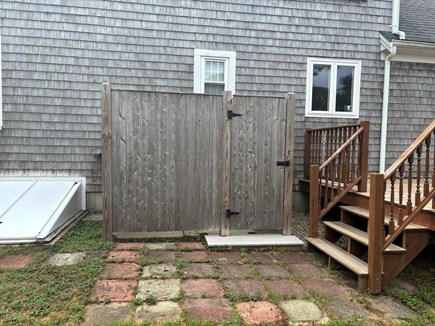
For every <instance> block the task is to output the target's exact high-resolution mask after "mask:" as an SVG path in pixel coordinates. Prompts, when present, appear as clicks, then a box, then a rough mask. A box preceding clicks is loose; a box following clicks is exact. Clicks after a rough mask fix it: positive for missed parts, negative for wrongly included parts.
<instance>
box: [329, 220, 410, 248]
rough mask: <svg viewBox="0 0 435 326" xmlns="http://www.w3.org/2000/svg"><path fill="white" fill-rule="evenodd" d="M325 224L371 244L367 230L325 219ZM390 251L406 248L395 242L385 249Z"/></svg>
mask: <svg viewBox="0 0 435 326" xmlns="http://www.w3.org/2000/svg"><path fill="white" fill-rule="evenodd" d="M323 224H324V225H325V226H326V227H328V228H330V229H333V230H335V231H337V232H339V233H341V234H343V235H346V236H348V237H349V238H351V239H353V240H355V241H357V242H359V243H361V244H363V245H365V246H368V245H369V235H368V233H367V232H364V231H363V230H360V229H357V228H355V227H353V226H351V225H349V224H346V223H343V222H329V221H325V222H323ZM385 251H386V252H388V253H403V252H406V249H404V248H402V247H399V246H397V245H395V244H391V245H389V246H388V248H387V249H386V250H385Z"/></svg>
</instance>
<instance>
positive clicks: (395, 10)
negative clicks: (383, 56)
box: [391, 0, 405, 40]
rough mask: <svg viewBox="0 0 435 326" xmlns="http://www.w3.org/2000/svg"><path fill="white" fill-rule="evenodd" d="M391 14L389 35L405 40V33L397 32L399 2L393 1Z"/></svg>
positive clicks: (397, 0)
mask: <svg viewBox="0 0 435 326" xmlns="http://www.w3.org/2000/svg"><path fill="white" fill-rule="evenodd" d="M392 9H393V12H392V19H391V33H393V34H394V35H397V36H399V39H401V40H404V39H405V33H404V32H402V31H400V30H399V20H400V0H393V8H392Z"/></svg>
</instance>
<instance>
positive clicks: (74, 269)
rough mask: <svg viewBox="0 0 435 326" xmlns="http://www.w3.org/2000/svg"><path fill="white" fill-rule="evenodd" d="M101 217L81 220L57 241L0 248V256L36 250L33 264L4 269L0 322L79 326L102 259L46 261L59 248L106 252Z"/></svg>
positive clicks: (0, 280)
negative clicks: (54, 263) (55, 263)
mask: <svg viewBox="0 0 435 326" xmlns="http://www.w3.org/2000/svg"><path fill="white" fill-rule="evenodd" d="M101 229H102V225H101V222H99V221H92V222H90V221H89V222H88V221H87V222H79V223H77V224H76V225H75V226H74V227H73V228H72V229H71V230H70V231H69V232H68V233H67V234H66V235H64V236H63V238H61V239H60V240H59V241H58V242H57V243H56V244H55V245H53V246H51V245H44V246H41V245H38V246H22V247H12V248H7V247H4V248H0V256H4V255H8V254H24V253H31V252H36V253H37V255H36V257H35V260H34V262H33V264H32V265H30V266H28V267H26V268H20V269H1V270H0V293H1V296H0V324H6V325H65V324H70V325H76V324H80V323H81V321H82V320H83V317H84V308H85V305H86V304H87V303H88V302H87V300H88V296H89V294H90V291H91V289H92V286H93V285H94V283H95V281H96V280H97V278H98V276H99V274H100V272H101V269H102V266H103V264H104V260H103V259H101V258H97V259H86V260H84V261H82V262H80V263H78V264H76V265H71V266H48V265H44V261H45V260H46V259H47V258H48V257H49V256H50V255H52V254H53V253H55V252H76V251H87V252H89V251H106V250H109V249H111V248H113V244H112V243H109V242H105V241H103V240H102V237H101Z"/></svg>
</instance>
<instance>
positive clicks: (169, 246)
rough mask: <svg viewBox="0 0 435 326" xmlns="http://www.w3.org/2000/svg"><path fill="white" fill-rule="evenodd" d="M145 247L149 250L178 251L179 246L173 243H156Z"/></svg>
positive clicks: (147, 244)
mask: <svg viewBox="0 0 435 326" xmlns="http://www.w3.org/2000/svg"><path fill="white" fill-rule="evenodd" d="M145 246H146V247H147V249H148V250H176V249H177V246H176V245H175V243H173V242H156V243H146V244H145Z"/></svg>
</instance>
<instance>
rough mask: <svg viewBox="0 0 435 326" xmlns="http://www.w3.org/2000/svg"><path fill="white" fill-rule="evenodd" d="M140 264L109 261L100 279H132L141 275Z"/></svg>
mask: <svg viewBox="0 0 435 326" xmlns="http://www.w3.org/2000/svg"><path fill="white" fill-rule="evenodd" d="M140 268H141V267H140V265H138V264H135V263H108V264H106V265H104V266H103V271H102V272H101V274H100V279H106V280H107V279H132V278H137V277H139V275H140V272H139V271H140Z"/></svg>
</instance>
